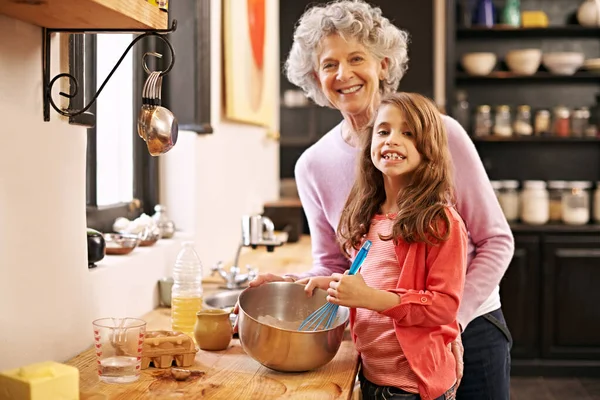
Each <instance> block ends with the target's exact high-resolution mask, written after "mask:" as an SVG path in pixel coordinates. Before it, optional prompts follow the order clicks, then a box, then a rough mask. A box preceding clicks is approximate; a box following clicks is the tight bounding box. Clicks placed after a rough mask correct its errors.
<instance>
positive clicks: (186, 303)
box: [171, 296, 202, 338]
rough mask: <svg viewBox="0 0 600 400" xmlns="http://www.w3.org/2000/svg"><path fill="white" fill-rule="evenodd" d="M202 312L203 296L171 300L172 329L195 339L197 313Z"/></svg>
mask: <svg viewBox="0 0 600 400" xmlns="http://www.w3.org/2000/svg"><path fill="white" fill-rule="evenodd" d="M201 310H202V296H200V297H173V298H172V299H171V327H172V329H173V330H174V331H179V332H183V333H185V334H186V335H189V336H191V337H192V338H193V337H194V325H195V324H196V313H197V312H198V311H201Z"/></svg>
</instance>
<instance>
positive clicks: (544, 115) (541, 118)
mask: <svg viewBox="0 0 600 400" xmlns="http://www.w3.org/2000/svg"><path fill="white" fill-rule="evenodd" d="M550 132H551V129H550V111H548V110H539V111H538V112H537V113H536V114H535V123H534V127H533V134H534V135H536V136H543V135H548V134H550Z"/></svg>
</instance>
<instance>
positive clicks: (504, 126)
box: [494, 105, 513, 137]
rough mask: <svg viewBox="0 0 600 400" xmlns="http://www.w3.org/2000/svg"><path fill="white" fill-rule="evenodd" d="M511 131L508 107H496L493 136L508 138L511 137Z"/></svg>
mask: <svg viewBox="0 0 600 400" xmlns="http://www.w3.org/2000/svg"><path fill="white" fill-rule="evenodd" d="M512 134H513V130H512V125H511V123H510V107H509V106H507V105H501V106H498V107H496V117H495V119H494V135H496V136H502V137H508V136H512Z"/></svg>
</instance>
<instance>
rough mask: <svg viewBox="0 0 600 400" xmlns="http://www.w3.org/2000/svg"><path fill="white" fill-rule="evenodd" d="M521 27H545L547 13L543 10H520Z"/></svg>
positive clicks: (546, 24) (546, 25)
mask: <svg viewBox="0 0 600 400" xmlns="http://www.w3.org/2000/svg"><path fill="white" fill-rule="evenodd" d="M521 26H522V27H523V28H547V27H548V15H546V13H545V12H543V11H521Z"/></svg>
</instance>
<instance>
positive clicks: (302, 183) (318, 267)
mask: <svg viewBox="0 0 600 400" xmlns="http://www.w3.org/2000/svg"><path fill="white" fill-rule="evenodd" d="M306 160H307V159H306V158H302V157H301V158H300V159H299V160H298V162H297V163H296V167H295V171H294V174H295V177H296V185H297V187H298V195H299V197H300V202H301V203H302V208H303V209H304V213H305V214H306V219H307V220H308V226H309V229H310V235H311V238H310V242H311V248H312V257H313V267H312V269H311V270H310V271H307V272H305V273H302V274H293V275H292V274H288V275H290V276H294V277H296V278H298V279H301V278H305V277H309V276H329V275H331V274H333V273H335V272H338V273H342V274H343V273H344V272H345V271H346V270H347V269H348V268H349V266H350V262H349V261H348V259H347V258H346V257H345V256H344V254H343V253H342V251H341V249H340V248H339V245H338V242H337V239H336V235H335V231H334V230H333V227H332V226H331V225H330V224H329V221H328V220H327V218H326V216H325V212H324V211H323V204H322V202H321V198H320V196H319V193H318V190H317V188H316V187H315V185H314V181H313V180H312V175H311V173H312V171H311V170H310V168H309V166H308V165H306V164H307V162H306Z"/></svg>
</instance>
